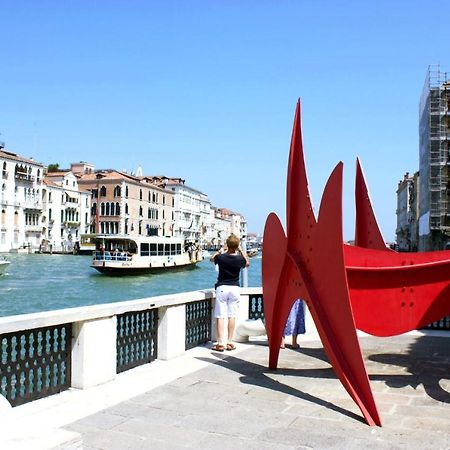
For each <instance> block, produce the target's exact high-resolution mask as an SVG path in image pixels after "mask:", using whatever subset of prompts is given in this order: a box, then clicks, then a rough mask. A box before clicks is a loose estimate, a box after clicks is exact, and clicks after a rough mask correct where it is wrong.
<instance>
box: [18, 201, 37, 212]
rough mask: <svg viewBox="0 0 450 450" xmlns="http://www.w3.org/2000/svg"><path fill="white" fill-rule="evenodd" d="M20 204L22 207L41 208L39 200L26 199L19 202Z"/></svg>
mask: <svg viewBox="0 0 450 450" xmlns="http://www.w3.org/2000/svg"><path fill="white" fill-rule="evenodd" d="M20 206H22V207H23V209H37V210H41V209H42V202H41V201H40V200H31V199H27V200H25V201H23V202H20Z"/></svg>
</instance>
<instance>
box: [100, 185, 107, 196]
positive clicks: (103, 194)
mask: <svg viewBox="0 0 450 450" xmlns="http://www.w3.org/2000/svg"><path fill="white" fill-rule="evenodd" d="M100 197H106V187H105V186H102V187H101V188H100Z"/></svg>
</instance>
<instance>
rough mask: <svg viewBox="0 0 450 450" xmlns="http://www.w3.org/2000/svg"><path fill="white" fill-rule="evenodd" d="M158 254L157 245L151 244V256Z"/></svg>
mask: <svg viewBox="0 0 450 450" xmlns="http://www.w3.org/2000/svg"><path fill="white" fill-rule="evenodd" d="M157 254H158V253H157V251H156V244H150V255H151V256H156V255H157Z"/></svg>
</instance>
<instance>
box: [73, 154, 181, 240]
mask: <svg viewBox="0 0 450 450" xmlns="http://www.w3.org/2000/svg"><path fill="white" fill-rule="evenodd" d="M72 171H74V173H75V174H76V175H77V177H78V183H79V185H80V186H83V187H84V188H85V189H87V190H89V191H91V192H92V210H91V216H92V221H91V229H90V231H91V232H92V233H101V234H128V235H130V236H173V235H174V234H173V233H174V232H173V226H172V218H173V194H172V193H171V192H168V191H167V190H165V189H163V188H162V187H159V186H157V185H156V184H154V183H152V182H151V180H150V179H149V178H148V177H141V176H139V177H138V176H134V175H130V174H128V173H126V172H121V171H117V170H114V169H107V170H95V168H94V167H93V166H92V165H87V164H86V163H84V164H83V163H79V164H72Z"/></svg>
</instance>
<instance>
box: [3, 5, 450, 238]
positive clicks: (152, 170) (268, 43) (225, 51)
mask: <svg viewBox="0 0 450 450" xmlns="http://www.w3.org/2000/svg"><path fill="white" fill-rule="evenodd" d="M0 16H1V18H2V38H1V40H0V55H1V59H0V61H1V69H0V99H1V107H0V133H1V135H0V140H2V141H5V142H6V147H7V149H8V150H9V151H12V152H15V153H18V154H20V155H23V156H25V157H33V158H34V159H36V160H38V161H41V162H43V163H44V164H50V163H59V164H60V167H68V166H69V164H70V162H75V161H80V160H83V161H88V162H90V163H92V164H94V165H95V166H96V167H97V168H116V169H127V170H128V171H131V170H136V168H137V167H138V166H139V165H140V166H142V168H143V170H144V173H145V174H148V175H153V174H165V175H167V176H175V177H182V178H185V179H186V183H187V184H188V185H190V186H192V187H195V188H197V189H199V190H201V191H203V192H205V193H206V194H208V195H209V197H210V199H211V201H212V203H213V204H214V205H216V206H219V207H228V208H230V209H233V210H236V211H238V212H241V213H242V214H244V215H245V216H246V217H247V219H248V225H249V230H250V231H255V232H262V231H263V228H264V222H265V219H266V217H267V214H268V213H269V212H271V211H275V212H277V213H278V214H279V215H280V217H281V218H282V220H283V221H284V214H285V212H284V211H285V190H286V186H285V184H286V169H287V157H288V151H289V143H290V137H291V129H292V120H293V115H294V109H295V103H296V100H297V98H298V97H300V98H301V99H302V108H303V134H304V144H305V153H306V161H307V166H308V176H309V182H310V188H311V191H312V196H313V200H314V204H315V206H316V207H317V208H318V206H319V202H320V198H321V195H322V189H323V186H324V184H325V182H326V179H327V177H328V176H329V174H330V172H331V171H332V169H333V167H334V166H335V164H336V163H337V162H338V161H340V160H342V161H343V162H344V196H343V201H344V238H345V239H351V238H352V237H353V233H354V231H353V227H354V206H353V205H354V201H353V189H354V188H353V183H354V173H355V158H356V156H359V157H360V158H361V160H362V164H363V167H364V171H365V174H366V178H367V182H368V184H369V189H370V191H371V197H372V200H373V203H374V206H375V210H376V213H377V217H378V219H379V222H380V226H381V228H382V231H383V233H384V236H385V238H386V239H387V240H393V239H394V236H395V227H396V216H395V209H396V193H395V191H396V188H397V183H398V181H399V180H400V179H401V178H402V177H403V174H404V172H406V171H409V172H414V171H415V170H417V169H418V104H419V99H420V94H421V91H422V87H423V83H424V79H425V75H426V71H427V68H428V65H429V64H438V63H439V64H441V69H442V70H447V71H450V61H449V60H450V51H449V50H450V48H449V37H450V32H449V29H448V27H446V26H445V25H444V22H443V18H445V17H449V16H450V2H448V1H440V0H435V1H434V2H432V3H429V2H425V1H413V0H410V1H407V2H406V1H396V2H394V1H384V0H382V1H377V2H364V1H321V0H309V1H301V0H298V1H264V0H262V1H261V0H260V1H233V0H231V1H195V0H193V1H150V0H148V1H133V0H128V1H114V0H108V1H101V0H99V1H83V0H79V1H63V0H59V1H56V0H55V1H45V0H43V1H42V0H41V1H39V2H37V1H29V2H25V1H20V0H15V1H4V0H0Z"/></svg>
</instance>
